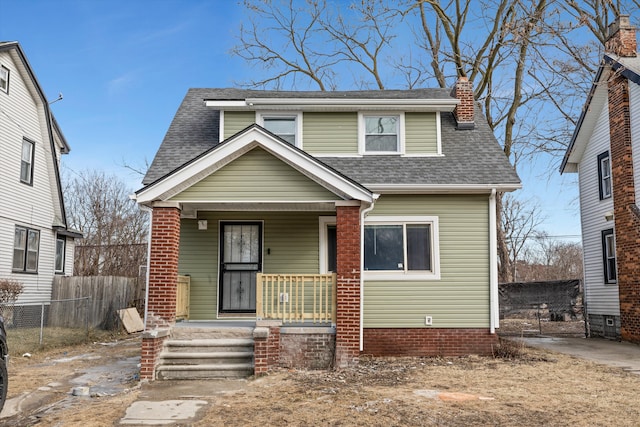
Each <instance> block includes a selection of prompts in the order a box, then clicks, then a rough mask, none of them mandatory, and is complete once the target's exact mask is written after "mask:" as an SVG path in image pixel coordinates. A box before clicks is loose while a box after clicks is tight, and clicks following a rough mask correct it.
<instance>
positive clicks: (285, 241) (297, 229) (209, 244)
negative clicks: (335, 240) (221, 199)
mask: <svg viewBox="0 0 640 427" xmlns="http://www.w3.org/2000/svg"><path fill="white" fill-rule="evenodd" d="M320 215H331V213H319V212H300V213H295V212H267V213H260V212H255V213H251V212H200V213H199V219H206V220H207V221H208V229H207V230H198V226H197V220H193V219H183V220H182V221H181V234H180V260H179V267H178V269H179V273H180V274H189V275H190V276H191V311H190V318H191V319H192V320H210V319H215V318H216V313H217V304H218V301H217V295H218V263H219V259H218V252H219V243H220V242H219V223H220V221H240V220H245V221H263V272H265V273H307V274H317V273H318V272H319V269H320V267H319V243H318V239H319V219H318V217H319V216H320Z"/></svg>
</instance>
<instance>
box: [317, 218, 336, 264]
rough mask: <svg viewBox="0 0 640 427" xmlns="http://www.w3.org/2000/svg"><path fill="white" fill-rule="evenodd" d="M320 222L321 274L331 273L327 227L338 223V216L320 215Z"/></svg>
mask: <svg viewBox="0 0 640 427" xmlns="http://www.w3.org/2000/svg"><path fill="white" fill-rule="evenodd" d="M318 222H319V224H320V230H319V231H320V247H319V248H318V249H319V254H320V260H319V261H320V274H328V273H329V250H328V247H329V238H328V233H327V227H328V226H329V225H336V217H335V216H321V217H319V221H318Z"/></svg>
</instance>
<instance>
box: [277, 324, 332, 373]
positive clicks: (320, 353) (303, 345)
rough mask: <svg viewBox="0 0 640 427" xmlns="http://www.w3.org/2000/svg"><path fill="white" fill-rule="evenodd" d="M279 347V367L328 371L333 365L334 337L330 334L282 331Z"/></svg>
mask: <svg viewBox="0 0 640 427" xmlns="http://www.w3.org/2000/svg"><path fill="white" fill-rule="evenodd" d="M308 329H311V328H308ZM317 329H323V328H317ZM280 346H281V347H280V366H282V367H284V368H303V369H328V368H330V367H331V366H332V365H333V356H334V352H335V348H336V336H335V334H334V333H332V332H325V333H322V332H311V331H304V332H300V333H296V332H288V331H287V329H284V330H281V331H280Z"/></svg>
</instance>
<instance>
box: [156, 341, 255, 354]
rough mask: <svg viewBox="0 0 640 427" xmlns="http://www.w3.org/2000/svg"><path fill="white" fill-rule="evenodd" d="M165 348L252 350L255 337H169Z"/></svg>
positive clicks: (192, 351)
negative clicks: (190, 338)
mask: <svg viewBox="0 0 640 427" xmlns="http://www.w3.org/2000/svg"><path fill="white" fill-rule="evenodd" d="M164 348H165V350H166V351H168V352H173V351H177V352H190V353H197V352H205V353H209V352H234V351H252V352H253V338H220V339H192V340H189V339H179V340H178V339H173V338H171V339H168V340H167V341H165V344H164Z"/></svg>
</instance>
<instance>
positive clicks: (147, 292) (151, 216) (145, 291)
mask: <svg viewBox="0 0 640 427" xmlns="http://www.w3.org/2000/svg"><path fill="white" fill-rule="evenodd" d="M140 209H141V210H142V211H144V212H149V231H148V234H147V272H146V273H145V276H146V279H145V280H146V282H147V283H146V284H145V287H144V330H145V331H146V330H147V314H148V307H149V304H148V301H149V270H150V269H151V227H152V226H153V209H152V208H150V207H148V206H144V205H140Z"/></svg>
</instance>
